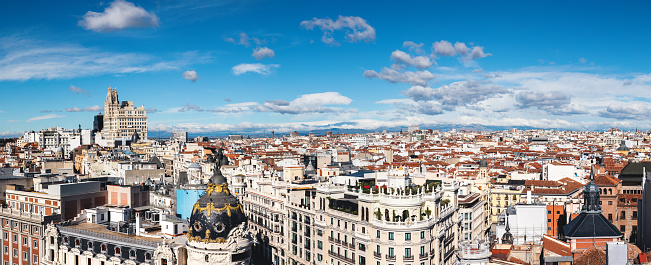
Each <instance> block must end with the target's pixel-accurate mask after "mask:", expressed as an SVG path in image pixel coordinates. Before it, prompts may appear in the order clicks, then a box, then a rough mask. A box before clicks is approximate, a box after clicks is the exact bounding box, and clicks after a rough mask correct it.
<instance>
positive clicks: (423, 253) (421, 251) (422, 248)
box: [420, 246, 425, 256]
mask: <svg viewBox="0 0 651 265" xmlns="http://www.w3.org/2000/svg"><path fill="white" fill-rule="evenodd" d="M420 255H421V256H425V246H421V247H420Z"/></svg>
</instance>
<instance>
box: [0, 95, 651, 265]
mask: <svg viewBox="0 0 651 265" xmlns="http://www.w3.org/2000/svg"><path fill="white" fill-rule="evenodd" d="M89 119H90V117H89ZM93 121H94V126H93V128H92V129H90V128H89V129H83V128H81V127H80V128H78V129H65V128H61V127H54V128H47V129H43V130H40V131H30V132H25V133H24V135H23V136H21V137H18V138H10V139H5V140H3V142H2V149H1V150H2V151H1V152H0V165H1V166H2V168H1V169H0V170H1V172H2V176H1V177H0V180H1V182H2V186H1V187H0V192H2V193H1V194H2V196H3V208H2V211H1V212H0V218H1V220H2V233H3V241H2V247H3V249H4V250H3V251H4V252H3V256H2V257H3V260H4V261H5V262H4V263H5V264H9V263H13V264H21V265H23V264H32V263H40V264H48V265H49V264H51V265H55V264H74V265H79V264H88V265H91V264H92V265H96V264H101V265H114V264H156V265H167V264H170V265H171V264H279V265H286V264H287V265H297V264H305V265H307V264H332V265H334V264H337V265H342V264H354V265H358V264H359V265H367V264H368V265H370V264H378V265H394V264H421V265H425V264H427V265H434V264H437V265H438V264H600V263H595V262H601V264H606V262H607V264H645V263H646V262H647V260H646V257H647V256H646V254H647V253H648V252H647V250H648V249H649V248H651V244H650V242H649V240H650V239H651V237H649V233H651V231H648V229H647V228H648V227H650V226H649V225H648V222H649V219H648V218H649V216H648V208H649V206H651V204H649V199H648V198H647V197H646V196H645V195H644V194H645V188H646V185H648V184H649V181H648V180H647V178H646V172H647V171H649V170H650V169H651V162H648V159H649V156H650V155H649V154H650V152H651V139H650V138H651V136H650V135H649V133H647V132H641V131H621V130H618V129H616V128H612V129H610V130H608V131H603V132H582V131H554V130H528V131H521V130H517V129H512V130H507V131H496V132H478V131H455V130H450V131H439V130H434V129H421V128H419V127H418V126H410V127H408V128H405V130H403V131H399V132H386V131H384V132H375V133H368V134H332V133H326V134H325V135H315V134H314V133H309V134H301V133H299V132H292V133H290V134H289V135H279V136H276V135H272V136H270V137H264V138H251V137H247V136H244V135H241V134H232V135H229V136H228V137H222V138H216V139H212V138H208V137H203V136H199V137H194V138H189V137H188V133H187V132H174V134H173V137H170V138H168V139H153V138H150V137H149V136H148V133H147V113H146V110H145V108H144V107H135V106H134V103H133V102H132V101H120V100H119V98H118V92H117V89H116V88H109V89H108V91H107V95H106V101H105V104H104V114H100V115H96V116H95V117H94V118H93ZM647 168H649V169H647Z"/></svg>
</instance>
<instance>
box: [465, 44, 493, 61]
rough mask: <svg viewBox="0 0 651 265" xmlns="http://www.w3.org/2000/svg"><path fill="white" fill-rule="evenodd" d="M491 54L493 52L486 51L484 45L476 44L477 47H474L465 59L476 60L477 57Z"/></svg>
mask: <svg viewBox="0 0 651 265" xmlns="http://www.w3.org/2000/svg"><path fill="white" fill-rule="evenodd" d="M490 55H492V54H490V53H484V47H481V46H475V47H472V51H471V52H470V54H468V55H467V56H466V57H465V59H466V60H475V59H481V58H484V57H486V56H490Z"/></svg>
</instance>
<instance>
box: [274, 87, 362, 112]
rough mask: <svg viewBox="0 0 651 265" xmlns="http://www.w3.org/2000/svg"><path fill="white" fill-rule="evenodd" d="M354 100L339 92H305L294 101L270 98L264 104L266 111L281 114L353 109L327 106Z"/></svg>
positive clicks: (346, 103) (344, 103)
mask: <svg viewBox="0 0 651 265" xmlns="http://www.w3.org/2000/svg"><path fill="white" fill-rule="evenodd" d="M352 101H353V100H352V99H350V98H348V97H345V96H342V95H341V94H339V93H338V92H324V93H314V94H305V95H302V96H300V97H298V98H296V99H294V100H292V101H289V102H288V101H284V100H270V101H266V102H265V103H264V104H263V105H262V106H263V107H264V111H270V112H276V113H281V114H303V113H338V112H345V111H351V110H344V109H340V108H333V107H326V106H328V105H348V104H350V103H351V102H352Z"/></svg>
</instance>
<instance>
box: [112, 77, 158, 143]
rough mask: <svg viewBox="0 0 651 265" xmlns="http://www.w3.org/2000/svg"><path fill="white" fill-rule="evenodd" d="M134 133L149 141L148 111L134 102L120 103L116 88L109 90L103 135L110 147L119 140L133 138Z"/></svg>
mask: <svg viewBox="0 0 651 265" xmlns="http://www.w3.org/2000/svg"><path fill="white" fill-rule="evenodd" d="M134 133H137V134H138V137H139V138H140V139H147V110H145V106H140V107H136V106H134V105H133V101H120V100H119V99H118V91H117V89H116V88H109V89H108V92H107V93H106V101H105V102H104V116H103V129H102V134H104V137H105V138H106V140H107V142H108V144H109V145H110V146H112V145H113V143H114V142H115V140H116V139H118V138H131V137H132V136H133V135H134Z"/></svg>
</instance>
